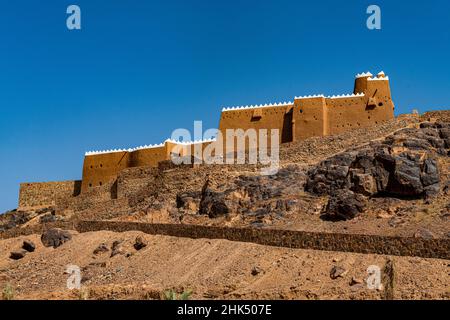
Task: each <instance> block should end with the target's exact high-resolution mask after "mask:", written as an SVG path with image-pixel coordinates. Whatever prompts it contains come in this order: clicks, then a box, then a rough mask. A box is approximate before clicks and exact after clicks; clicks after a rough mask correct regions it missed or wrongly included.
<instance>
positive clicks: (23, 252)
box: [9, 250, 27, 260]
mask: <svg viewBox="0 0 450 320" xmlns="http://www.w3.org/2000/svg"><path fill="white" fill-rule="evenodd" d="M26 254H27V251H26V250H19V251H13V252H11V254H10V256H9V257H10V258H11V259H13V260H20V259H22V258H23V257H25V255H26Z"/></svg>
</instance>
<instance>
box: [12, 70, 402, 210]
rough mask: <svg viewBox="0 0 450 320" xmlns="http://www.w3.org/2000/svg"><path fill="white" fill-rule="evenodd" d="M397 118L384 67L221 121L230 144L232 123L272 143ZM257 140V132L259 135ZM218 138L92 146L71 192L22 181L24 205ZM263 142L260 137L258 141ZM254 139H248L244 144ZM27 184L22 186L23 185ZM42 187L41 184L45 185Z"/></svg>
mask: <svg viewBox="0 0 450 320" xmlns="http://www.w3.org/2000/svg"><path fill="white" fill-rule="evenodd" d="M393 118H394V104H393V102H392V98H391V92H390V86H389V78H388V77H387V76H386V75H385V74H384V73H383V72H380V73H379V74H378V75H377V76H373V75H372V74H370V73H362V74H358V75H356V78H355V82H354V89H353V93H351V94H346V95H338V96H327V97H326V96H324V95H323V94H320V95H313V96H303V97H295V98H294V100H293V101H292V102H284V103H275V104H266V105H251V106H242V107H232V108H224V109H223V110H222V113H221V116H220V122H219V131H220V132H221V133H222V135H223V137H224V140H222V141H221V143H223V146H222V147H223V148H222V149H223V150H224V149H225V145H227V144H232V145H236V144H237V140H238V138H237V137H233V141H232V142H231V141H229V139H228V141H227V139H226V137H227V134H226V130H227V129H235V130H236V129H242V130H247V129H255V130H256V131H258V130H260V129H266V130H268V131H269V132H268V134H269V135H268V141H267V147H268V148H269V149H270V145H271V139H270V131H271V130H272V129H277V130H279V143H288V142H294V141H299V140H304V139H306V138H309V137H313V136H326V135H334V134H339V133H342V132H344V131H348V130H351V129H355V128H363V127H368V126H370V125H374V124H378V123H380V122H382V121H386V120H390V119H393ZM257 140H258V136H257ZM213 142H214V140H207V141H194V142H178V141H174V140H170V139H168V140H166V141H165V142H164V143H161V144H158V145H150V146H141V147H138V148H134V149H119V150H117V149H115V150H106V151H91V152H87V153H86V154H85V158H84V164H83V171H82V180H81V183H80V182H79V181H78V182H77V188H78V189H76V190H75V191H74V192H71V191H70V190H71V187H70V182H69V185H66V184H67V183H64V182H63V183H62V185H61V186H60V185H59V184H58V182H55V183H48V184H45V183H44V184H22V185H21V191H20V196H19V206H31V207H33V206H41V205H52V204H54V202H55V199H56V198H61V197H67V196H69V197H71V196H74V195H77V194H79V193H81V194H84V193H86V192H87V191H88V190H90V189H92V188H94V187H99V186H103V185H105V184H110V183H114V182H115V181H116V179H117V177H118V175H119V173H120V172H121V171H123V170H124V169H126V168H134V167H143V166H150V167H157V166H158V164H160V163H161V162H164V161H168V160H170V159H171V158H172V154H173V153H176V154H177V155H178V156H188V155H195V154H196V151H198V150H201V151H200V152H203V150H204V149H205V148H206V147H208V146H209V145H210V144H211V143H213ZM257 143H258V146H259V141H257ZM248 147H249V140H248V139H247V140H245V149H248ZM22 189H23V190H22ZM41 189H42V190H41Z"/></svg>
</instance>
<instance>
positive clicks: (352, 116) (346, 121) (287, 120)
mask: <svg viewBox="0 0 450 320" xmlns="http://www.w3.org/2000/svg"><path fill="white" fill-rule="evenodd" d="M393 118H394V104H393V102H392V98H391V91H390V87H389V78H388V77H386V76H385V75H384V73H382V72H381V73H379V74H378V75H377V76H372V75H371V74H363V75H362V76H360V75H358V76H357V78H356V79H355V83H354V89H353V94H352V95H350V94H348V95H344V96H332V97H325V96H323V95H318V96H308V97H298V98H297V97H296V98H295V99H294V102H293V103H284V104H280V105H273V106H262V105H261V106H247V107H238V108H230V109H225V110H223V111H222V114H221V118H220V124H219V129H220V131H221V132H222V134H225V131H226V129H243V130H247V129H250V128H253V129H279V130H280V143H284V142H292V141H297V140H304V139H306V138H310V137H313V136H326V135H333V134H339V133H342V132H345V131H348V130H352V129H355V128H362V127H368V126H371V125H377V124H379V123H381V122H383V121H386V120H391V119H393ZM290 133H291V134H290Z"/></svg>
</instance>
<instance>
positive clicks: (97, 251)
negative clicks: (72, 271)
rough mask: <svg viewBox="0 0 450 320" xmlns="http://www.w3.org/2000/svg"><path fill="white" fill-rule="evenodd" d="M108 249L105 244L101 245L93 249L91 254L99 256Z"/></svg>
mask: <svg viewBox="0 0 450 320" xmlns="http://www.w3.org/2000/svg"><path fill="white" fill-rule="evenodd" d="M108 251H109V248H108V246H107V245H106V243H101V244H100V245H99V246H98V247H97V248H95V249H94V251H93V254H100V253H105V252H108Z"/></svg>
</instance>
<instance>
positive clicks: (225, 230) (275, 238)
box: [0, 221, 450, 259]
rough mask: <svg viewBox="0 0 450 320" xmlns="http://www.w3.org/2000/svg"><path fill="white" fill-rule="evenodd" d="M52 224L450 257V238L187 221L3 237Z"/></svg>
mask: <svg viewBox="0 0 450 320" xmlns="http://www.w3.org/2000/svg"><path fill="white" fill-rule="evenodd" d="M52 226H54V227H60V228H67V229H74V230H77V231H78V232H93V231H101V230H109V231H114V232H125V231H142V232H144V233H148V234H153V235H166V236H175V237H184V238H193V239H200V238H206V239H226V240H230V241H240V242H252V243H257V244H261V245H268V246H277V247H287V248H297V249H312V250H326V251H341V252H355V253H372V254H384V255H394V256H417V257H423V258H438V259H450V239H424V238H413V237H391V236H377V235H363V234H339V233H323V232H305V231H293V230H281V229H255V228H229V227H211V226H198V225H185V224H151V223H139V222H120V221H80V222H78V223H57V224H47V225H40V226H36V227H34V228H24V229H16V230H9V231H6V232H3V233H1V234H0V238H3V239H4V238H10V237H17V236H19V235H28V234H32V233H40V232H42V230H45V229H47V228H50V227H52Z"/></svg>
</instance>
